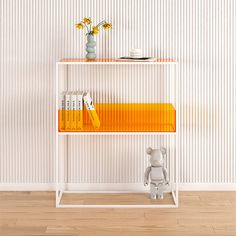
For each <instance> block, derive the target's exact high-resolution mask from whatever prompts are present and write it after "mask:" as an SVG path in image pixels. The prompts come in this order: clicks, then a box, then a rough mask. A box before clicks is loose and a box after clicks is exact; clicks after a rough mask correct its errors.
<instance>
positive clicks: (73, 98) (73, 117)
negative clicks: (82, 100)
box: [70, 92, 76, 131]
mask: <svg viewBox="0 0 236 236" xmlns="http://www.w3.org/2000/svg"><path fill="white" fill-rule="evenodd" d="M70 115H71V130H73V131H75V130H76V93H75V92H74V93H72V94H71V112H70Z"/></svg>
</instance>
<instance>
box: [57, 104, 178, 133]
mask: <svg viewBox="0 0 236 236" xmlns="http://www.w3.org/2000/svg"><path fill="white" fill-rule="evenodd" d="M95 109H96V111H97V113H98V116H99V119H100V123H101V125H100V127H99V128H94V127H93V125H92V122H91V120H90V118H89V114H88V111H87V110H84V111H83V126H82V129H80V130H68V129H67V130H66V129H65V128H64V127H65V125H64V124H63V119H62V114H63V113H62V111H59V131H61V132H70V131H72V132H75V131H76V132H175V130H176V111H175V108H174V106H173V105H172V104H171V103H97V104H96V105H95ZM69 112H73V111H69ZM63 128H64V129H63Z"/></svg>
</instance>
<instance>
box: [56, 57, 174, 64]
mask: <svg viewBox="0 0 236 236" xmlns="http://www.w3.org/2000/svg"><path fill="white" fill-rule="evenodd" d="M57 63H59V64H176V63H177V61H176V60H175V59H171V58H155V59H154V60H124V59H112V58H97V59H86V58H63V59H61V60H60V61H58V62H57Z"/></svg>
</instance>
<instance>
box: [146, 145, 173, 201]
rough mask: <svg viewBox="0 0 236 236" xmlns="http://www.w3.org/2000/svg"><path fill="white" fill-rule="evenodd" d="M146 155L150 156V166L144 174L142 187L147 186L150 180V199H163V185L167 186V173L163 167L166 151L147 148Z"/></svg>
mask: <svg viewBox="0 0 236 236" xmlns="http://www.w3.org/2000/svg"><path fill="white" fill-rule="evenodd" d="M146 153H147V154H148V155H150V164H151V165H150V166H148V167H147V168H146V171H145V174H144V186H147V185H148V184H149V179H150V197H151V199H156V198H158V199H163V191H164V188H165V185H168V184H169V179H168V173H167V170H166V168H165V166H164V156H165V155H166V149H165V148H164V147H162V148H161V149H152V148H151V147H149V148H147V150H146Z"/></svg>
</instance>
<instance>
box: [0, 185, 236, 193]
mask: <svg viewBox="0 0 236 236" xmlns="http://www.w3.org/2000/svg"><path fill="white" fill-rule="evenodd" d="M104 187H105V185H104V184H91V185H87V184H68V185H67V189H68V190H73V189H78V188H79V189H82V190H86V191H91V190H102V189H104ZM55 189H56V186H55V184H54V183H28V184H18V183H2V184H0V191H55ZM106 189H107V190H109V191H113V190H114V191H115V190H124V191H128V190H131V191H140V190H141V191H143V190H145V189H146V188H144V187H143V186H142V184H139V183H137V184H106ZM179 191H236V183H209V184H208V183H181V184H179Z"/></svg>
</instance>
